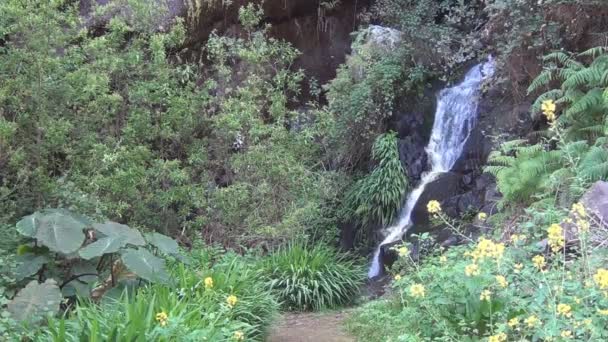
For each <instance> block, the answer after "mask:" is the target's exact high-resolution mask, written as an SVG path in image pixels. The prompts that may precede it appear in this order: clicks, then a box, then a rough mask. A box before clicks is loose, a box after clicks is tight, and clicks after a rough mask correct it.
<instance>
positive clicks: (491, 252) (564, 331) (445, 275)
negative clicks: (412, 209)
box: [349, 205, 608, 341]
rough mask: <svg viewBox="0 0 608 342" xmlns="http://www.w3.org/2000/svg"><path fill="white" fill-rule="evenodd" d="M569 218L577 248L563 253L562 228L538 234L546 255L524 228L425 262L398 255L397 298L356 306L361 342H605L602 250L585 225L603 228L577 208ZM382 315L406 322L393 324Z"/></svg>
mask: <svg viewBox="0 0 608 342" xmlns="http://www.w3.org/2000/svg"><path fill="white" fill-rule="evenodd" d="M439 215H440V216H444V214H442V213H441V212H439ZM562 217H563V216H562ZM570 217H571V218H572V220H573V221H574V222H575V224H573V225H571V226H568V227H570V228H568V229H572V231H570V232H571V233H575V234H577V237H578V238H580V239H579V241H576V242H574V241H572V242H573V245H572V248H573V249H575V250H576V251H574V250H572V249H570V248H566V244H565V236H566V229H567V228H566V227H567V225H563V226H562V225H558V224H552V225H551V226H549V227H545V228H544V229H543V230H544V234H543V235H544V236H545V237H547V239H548V250H547V251H546V250H544V249H542V248H539V247H538V246H537V244H536V243H529V242H528V241H532V239H531V236H530V235H528V234H527V233H526V231H525V230H524V228H523V225H522V227H519V228H518V230H517V231H513V232H511V235H510V237H507V239H505V240H507V241H509V242H499V241H495V240H491V239H489V238H488V237H481V238H479V240H478V241H477V243H476V244H474V245H469V246H460V247H455V248H451V249H449V250H448V251H444V252H441V251H436V255H435V256H433V257H430V258H428V259H427V260H425V261H423V262H422V263H419V262H417V261H415V260H414V259H412V258H411V254H409V252H408V251H407V250H400V258H401V263H400V264H401V265H407V266H405V267H402V268H397V269H395V270H394V272H395V273H394V281H393V283H392V287H393V289H394V291H395V293H394V295H393V296H391V297H389V298H388V299H387V300H385V301H380V302H376V303H370V304H368V305H366V306H364V307H363V308H361V309H360V310H359V311H358V312H357V313H356V314H355V316H354V317H353V319H352V320H351V322H350V323H349V326H350V328H351V329H352V330H353V332H355V333H356V334H358V336H360V337H365V340H366V341H386V340H399V341H420V340H441V341H444V340H445V341H477V340H480V339H485V338H487V339H488V340H489V341H507V340H527V341H530V340H532V341H546V340H567V339H575V340H584V341H599V340H604V339H606V337H607V336H608V329H607V328H606V327H608V325H607V323H608V310H606V309H607V308H608V300H607V298H606V296H605V290H606V289H607V288H608V276H607V275H608V273H607V272H608V271H606V269H605V263H604V261H605V258H606V251H605V250H601V249H596V248H593V246H592V245H591V240H590V238H591V236H592V230H591V229H590V227H591V228H592V229H599V227H601V224H603V223H600V222H599V221H597V220H596V219H595V218H594V217H593V216H589V215H587V213H586V211H585V209H584V208H583V207H581V206H579V205H577V206H574V207H573V209H572V211H571V212H570ZM444 218H445V217H444ZM554 222H555V221H554ZM383 311H387V312H389V313H390V314H391V315H395V316H397V317H410V319H403V320H399V321H395V320H393V319H392V318H387V317H386V316H387V315H386V314H385V313H383ZM412 317H415V319H411V318H412ZM387 322H388V323H389V324H390V325H389V326H388V327H387V325H386V323H387Z"/></svg>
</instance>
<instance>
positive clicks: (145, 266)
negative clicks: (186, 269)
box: [122, 249, 169, 283]
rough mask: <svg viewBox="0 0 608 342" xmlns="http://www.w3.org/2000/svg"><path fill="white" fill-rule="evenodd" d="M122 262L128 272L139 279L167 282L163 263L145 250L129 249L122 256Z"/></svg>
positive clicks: (167, 278) (167, 275)
mask: <svg viewBox="0 0 608 342" xmlns="http://www.w3.org/2000/svg"><path fill="white" fill-rule="evenodd" d="M122 261H123V263H124V264H125V266H127V268H129V270H131V271H132V272H133V273H135V274H137V275H138V276H139V277H141V278H144V279H146V280H149V281H151V282H160V283H166V282H168V280H169V274H168V273H167V270H166V268H165V261H164V260H163V259H161V258H158V257H156V256H154V255H153V254H152V253H150V252H149V251H148V250H146V249H129V250H127V251H126V252H125V253H124V254H123V255H122Z"/></svg>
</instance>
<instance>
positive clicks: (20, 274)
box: [15, 253, 50, 281]
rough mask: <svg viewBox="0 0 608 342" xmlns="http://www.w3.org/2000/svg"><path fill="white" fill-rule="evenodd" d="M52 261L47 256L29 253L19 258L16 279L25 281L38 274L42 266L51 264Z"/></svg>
mask: <svg viewBox="0 0 608 342" xmlns="http://www.w3.org/2000/svg"><path fill="white" fill-rule="evenodd" d="M49 261H50V259H49V258H48V257H47V256H46V255H35V254H31V253H27V254H24V255H21V256H19V257H18V258H17V262H18V263H19V264H18V265H17V268H16V269H15V279H16V280H17V281H20V280H23V279H25V278H27V277H29V276H31V275H34V274H36V272H38V271H39V270H40V268H41V267H42V265H44V264H46V263H47V262H49Z"/></svg>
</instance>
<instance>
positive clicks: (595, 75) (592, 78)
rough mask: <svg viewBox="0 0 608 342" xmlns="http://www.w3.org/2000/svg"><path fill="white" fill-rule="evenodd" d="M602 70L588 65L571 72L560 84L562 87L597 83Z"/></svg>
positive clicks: (600, 77)
mask: <svg viewBox="0 0 608 342" xmlns="http://www.w3.org/2000/svg"><path fill="white" fill-rule="evenodd" d="M602 74H603V70H601V69H600V68H595V67H589V68H585V69H581V70H579V71H577V72H575V73H574V74H572V75H571V76H570V77H568V79H566V80H565V81H564V83H563V84H562V89H568V88H577V87H584V86H586V85H588V84H598V83H599V82H600V80H601V79H602Z"/></svg>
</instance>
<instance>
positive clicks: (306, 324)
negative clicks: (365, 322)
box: [267, 311, 355, 342]
mask: <svg viewBox="0 0 608 342" xmlns="http://www.w3.org/2000/svg"><path fill="white" fill-rule="evenodd" d="M347 314H348V313H347V312H345V311H342V312H338V311H336V312H325V313H297V314H284V315H283V317H282V318H281V319H280V320H279V322H278V323H277V324H276V325H275V326H274V328H273V329H272V331H271V333H270V337H269V338H268V340H267V342H354V341H355V339H354V338H352V337H351V336H349V335H348V334H347V333H346V332H344V319H345V318H346V317H347Z"/></svg>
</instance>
